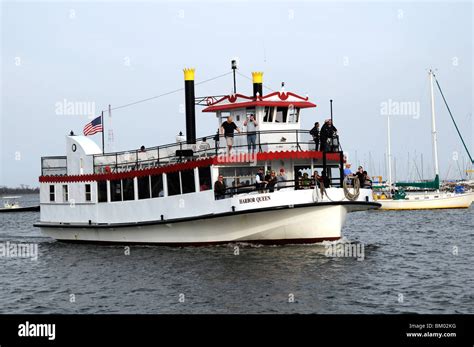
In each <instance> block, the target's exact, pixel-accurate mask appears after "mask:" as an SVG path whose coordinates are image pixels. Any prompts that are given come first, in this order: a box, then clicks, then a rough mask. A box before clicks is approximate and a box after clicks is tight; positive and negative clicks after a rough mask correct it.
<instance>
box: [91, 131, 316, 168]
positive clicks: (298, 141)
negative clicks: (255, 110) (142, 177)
mask: <svg viewBox="0 0 474 347" xmlns="http://www.w3.org/2000/svg"><path fill="white" fill-rule="evenodd" d="M250 134H252V135H253V134H257V135H258V136H257V141H256V142H257V143H256V144H255V147H256V151H257V152H263V147H262V146H267V147H272V146H286V147H287V149H290V150H291V149H294V150H296V151H302V150H304V148H303V146H304V147H307V148H308V149H309V148H311V146H314V141H313V140H312V137H311V136H310V134H309V130H300V129H294V130H285V129H283V130H263V131H256V132H250V133H249V132H240V133H236V134H234V139H242V138H243V137H245V138H246V137H247V135H250ZM266 134H288V136H287V137H288V139H286V138H285V137H282V139H281V140H280V142H274V141H271V142H268V141H266V142H265V141H263V142H262V138H261V135H266ZM301 135H304V136H307V138H306V139H305V138H300V136H301ZM223 137H224V135H222V134H219V137H218V138H217V134H214V135H208V136H204V137H200V138H198V139H196V144H187V143H186V142H175V143H170V144H165V145H162V146H155V147H149V148H145V149H144V150H141V149H134V150H128V151H120V152H112V153H105V154H95V155H94V156H93V164H94V172H96V169H100V168H105V167H109V168H110V169H114V170H115V171H118V169H119V167H120V168H123V167H125V169H133V167H135V168H136V167H139V166H140V164H142V165H144V166H148V167H149V166H160V165H162V164H168V163H169V162H171V161H176V162H180V161H185V160H188V159H189V158H186V157H184V158H183V157H180V156H177V155H176V152H171V153H168V154H167V153H163V149H171V148H173V147H174V148H176V149H183V147H184V148H189V147H191V149H192V150H193V157H192V158H196V157H201V156H203V155H204V156H206V157H207V156H213V155H215V156H217V155H219V154H220V153H219V152H224V151H226V150H227V144H226V142H225V141H221V138H223ZM207 140H210V141H209V142H207ZM288 140H289V141H288ZM212 141H214V146H211V143H212ZM245 142H247V141H245ZM202 143H207V144H208V146H207V148H199V146H201V145H202ZM193 147H194V148H193ZM212 147H214V148H212ZM160 149H161V150H162V151H161V153H160ZM242 149H244V150H243V151H242ZM239 150H240V151H239ZM274 150H275V149H274ZM276 150H277V151H278V149H276ZM233 151H234V154H243V153H248V144H247V143H244V144H235V145H234V146H233ZM213 152H214V153H213ZM140 153H144V154H145V155H147V157H146V158H142V159H140V158H139V156H140V155H139V154H140ZM150 153H151V158H150V157H149V156H148V154H150ZM155 154H156V157H155V156H154V155H155ZM222 154H224V153H222ZM120 156H124V157H125V156H128V158H120V162H119V157H120ZM114 157H115V158H114ZM99 158H101V159H103V160H107V159H110V158H113V160H112V162H106V163H98V162H97V161H98V159H99ZM132 158H133V159H132Z"/></svg>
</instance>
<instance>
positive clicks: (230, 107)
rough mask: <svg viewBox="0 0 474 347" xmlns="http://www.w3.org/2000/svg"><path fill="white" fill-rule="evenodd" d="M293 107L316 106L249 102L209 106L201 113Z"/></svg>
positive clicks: (275, 102)
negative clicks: (253, 108)
mask: <svg viewBox="0 0 474 347" xmlns="http://www.w3.org/2000/svg"><path fill="white" fill-rule="evenodd" d="M291 105H293V107H298V108H310V107H316V104H313V103H312V102H307V101H306V102H302V101H298V102H288V101H250V102H241V103H237V104H225V105H219V106H209V107H207V108H205V109H204V110H202V112H216V111H222V110H233V109H238V108H246V107H256V106H263V107H265V106H281V107H289V106H291Z"/></svg>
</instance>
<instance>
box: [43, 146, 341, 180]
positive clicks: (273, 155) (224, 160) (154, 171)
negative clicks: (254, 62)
mask: <svg viewBox="0 0 474 347" xmlns="http://www.w3.org/2000/svg"><path fill="white" fill-rule="evenodd" d="M244 157H245V156H244ZM311 158H312V159H322V158H323V153H322V152H316V151H284V152H264V153H258V154H257V160H259V161H265V160H279V159H311ZM326 158H327V160H328V161H336V162H339V154H337V153H328V154H327V155H326ZM238 159H240V157H239V156H238V155H237V156H235V157H233V156H231V157H228V156H224V157H222V156H217V157H215V156H214V157H211V158H206V159H198V160H193V161H187V162H184V163H177V164H171V165H167V166H160V167H156V168H151V169H143V170H132V171H126V172H117V173H115V172H110V173H103V174H89V175H71V176H40V177H39V181H40V183H59V182H61V183H62V182H64V183H66V182H71V183H72V182H94V181H105V180H119V179H125V178H133V177H142V176H148V175H159V174H162V173H168V172H176V171H182V170H190V169H194V168H196V167H203V166H210V165H225V164H235V163H238V162H240V161H238Z"/></svg>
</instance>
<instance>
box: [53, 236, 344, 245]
mask: <svg viewBox="0 0 474 347" xmlns="http://www.w3.org/2000/svg"><path fill="white" fill-rule="evenodd" d="M339 239H340V237H317V238H306V239H275V240H235V241H204V242H128V241H127V242H123V241H122V242H120V241H89V240H57V241H58V242H62V243H80V244H97V245H106V246H107V245H108V246H119V245H134V246H140V245H143V246H150V245H151V246H167V247H205V246H218V245H229V244H237V243H248V244H253V245H298V244H311V243H319V242H323V241H337V240H339Z"/></svg>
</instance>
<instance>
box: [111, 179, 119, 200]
mask: <svg viewBox="0 0 474 347" xmlns="http://www.w3.org/2000/svg"><path fill="white" fill-rule="evenodd" d="M110 194H111V196H110V200H111V201H122V181H121V180H114V181H110Z"/></svg>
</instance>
